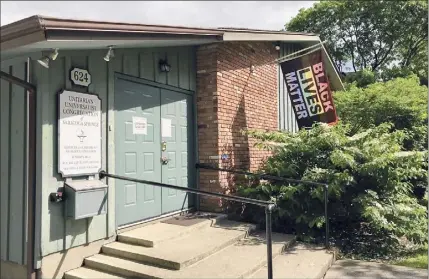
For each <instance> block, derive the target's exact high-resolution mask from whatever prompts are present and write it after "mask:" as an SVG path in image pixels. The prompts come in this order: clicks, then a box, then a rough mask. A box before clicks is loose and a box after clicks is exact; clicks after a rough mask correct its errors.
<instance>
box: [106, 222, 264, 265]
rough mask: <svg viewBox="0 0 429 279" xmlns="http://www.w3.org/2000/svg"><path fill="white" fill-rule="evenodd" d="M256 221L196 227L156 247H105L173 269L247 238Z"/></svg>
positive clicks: (109, 251)
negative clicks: (196, 228) (252, 222)
mask: <svg viewBox="0 0 429 279" xmlns="http://www.w3.org/2000/svg"><path fill="white" fill-rule="evenodd" d="M253 229H255V225H252V224H245V223H239V222H234V221H229V220H222V221H219V222H217V223H216V224H215V225H214V226H210V227H206V228H203V229H200V230H193V231H190V232H188V233H187V234H185V235H183V236H181V237H178V238H174V239H170V240H166V241H163V242H161V243H159V244H158V245H156V246H155V247H153V248H148V247H144V246H139V245H132V244H127V243H121V242H113V243H110V244H107V245H104V246H103V247H102V252H103V253H104V254H106V255H110V256H116V257H120V258H125V259H130V260H134V261H139V262H143V263H148V264H152V265H157V266H161V267H165V268H169V269H177V270H178V269H181V268H183V267H186V266H188V265H191V264H193V263H195V262H197V261H198V260H201V259H203V258H205V257H207V256H209V255H211V254H213V253H215V252H216V251H219V250H221V249H223V248H225V247H227V246H229V245H232V244H233V243H235V242H237V241H238V240H240V239H242V238H244V237H245V236H246V235H247V234H248V232H249V231H250V230H253Z"/></svg>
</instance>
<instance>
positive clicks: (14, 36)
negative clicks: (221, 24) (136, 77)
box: [0, 15, 224, 50]
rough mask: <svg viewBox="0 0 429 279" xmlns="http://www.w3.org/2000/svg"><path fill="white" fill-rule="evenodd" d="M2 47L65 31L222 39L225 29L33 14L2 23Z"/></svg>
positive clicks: (0, 29) (28, 42)
mask: <svg viewBox="0 0 429 279" xmlns="http://www.w3.org/2000/svg"><path fill="white" fill-rule="evenodd" d="M0 33H1V50H7V49H11V48H15V47H19V46H23V45H28V44H32V43H37V42H43V41H47V40H48V39H51V38H50V37H54V36H55V35H56V34H59V33H63V34H64V33H65V34H67V36H73V35H74V36H75V37H76V35H80V34H83V33H86V34H97V35H98V36H99V37H100V38H102V37H109V36H110V35H112V34H114V35H116V36H118V35H122V36H129V35H131V34H134V35H136V34H141V35H146V36H147V35H149V36H154V37H159V36H160V35H164V37H170V36H171V37H177V36H183V35H184V36H188V37H190V39H194V38H213V39H216V40H219V39H221V38H222V36H223V34H224V31H222V30H218V29H207V28H189V27H178V26H166V25H144V24H130V23H116V22H103V21H88V20H73V19H60V18H52V17H43V16H38V15H37V16H31V17H28V18H25V19H22V20H20V21H17V22H14V23H11V24H8V25H5V26H1V27H0Z"/></svg>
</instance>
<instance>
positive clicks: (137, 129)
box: [133, 116, 147, 135]
mask: <svg viewBox="0 0 429 279" xmlns="http://www.w3.org/2000/svg"><path fill="white" fill-rule="evenodd" d="M133 134H134V135H147V119H146V118H144V117H136V116H133Z"/></svg>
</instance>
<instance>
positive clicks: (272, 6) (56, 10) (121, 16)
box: [1, 1, 316, 30]
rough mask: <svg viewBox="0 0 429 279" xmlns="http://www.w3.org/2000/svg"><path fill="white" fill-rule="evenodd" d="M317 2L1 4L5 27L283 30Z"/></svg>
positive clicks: (44, 2) (10, 2)
mask: <svg viewBox="0 0 429 279" xmlns="http://www.w3.org/2000/svg"><path fill="white" fill-rule="evenodd" d="M315 2H316V1H80V2H79V1H1V25H5V24H8V23H11V22H14V21H17V20H20V19H23V18H25V17H29V16H32V15H36V14H39V15H44V16H53V17H63V18H70V19H89V20H102V21H119V22H130V23H141V24H165V25H183V26H192V27H242V28H257V29H270V30H280V29H282V28H283V27H284V24H285V23H286V22H287V21H289V20H290V19H291V18H292V17H293V16H295V15H296V14H297V13H298V11H299V9H300V8H308V7H311V6H312V5H313V3H315Z"/></svg>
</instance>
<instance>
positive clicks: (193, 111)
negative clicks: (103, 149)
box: [107, 72, 199, 230]
mask: <svg viewBox="0 0 429 279" xmlns="http://www.w3.org/2000/svg"><path fill="white" fill-rule="evenodd" d="M118 79H121V80H125V81H129V82H134V83H138V84H142V85H148V86H152V87H155V88H159V89H166V90H170V91H174V92H177V93H182V94H186V95H188V96H191V97H192V105H191V117H192V121H191V122H190V123H191V126H190V127H191V129H192V135H193V137H194V142H193V143H192V145H191V148H190V151H191V152H193V153H194V156H193V159H194V162H191V164H190V165H189V166H190V169H189V175H190V176H191V179H189V182H190V183H191V185H192V183H193V185H195V188H196V189H199V183H198V182H199V179H198V176H199V175H198V172H197V169H196V168H195V163H196V162H198V158H199V155H198V124H197V123H198V122H197V98H196V92H195V91H192V90H186V89H183V88H179V87H175V86H171V85H167V84H162V83H158V82H155V81H152V80H148V79H144V78H138V77H134V76H130V75H126V74H123V73H118V72H115V73H114V82H113V94H112V96H111V100H112V106H111V108H112V110H111V113H112V114H113V117H110V118H111V119H114V118H115V104H114V102H115V101H114V100H115V98H114V97H115V88H116V86H115V82H116V80H118ZM108 122H109V131H110V130H111V129H110V127H113V135H111V137H112V138H113V144H114V138H115V135H114V133H115V124H114V123H115V121H112V122H110V120H109V121H108ZM108 150H109V152H108V157H109V159H108V160H107V161H108V169H116V168H115V166H114V165H115V164H116V160H115V156H116V154H115V152H116V150H115V148H111V149H110V148H108ZM110 164H113V168H112V166H111V165H110ZM115 188H116V187H115ZM190 188H192V187H190ZM109 194H110V195H115V196H116V189H114V190H113V191H112V190H109ZM188 201H191V203H190V205H189V207H188V208H187V209H186V210H185V211H189V210H191V209H193V208H197V209H198V208H199V199H198V196H196V195H195V196H194V195H193V198H192V199H191V198H190V197H189V196H188ZM113 206H114V212H115V213H114V216H115V220H114V224H115V229H116V230H118V229H121V228H123V227H122V226H118V224H117V222H116V213H117V209H116V204H115V203H114V204H113ZM173 213H174V212H173ZM171 214H172V213H168V214H161V215H160V216H154V217H153V218H149V219H146V220H140V221H136V222H135V223H132V224H128V225H125V226H124V227H130V226H133V225H138V224H141V223H145V222H149V221H152V220H154V219H159V218H163V217H165V216H168V215H171Z"/></svg>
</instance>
